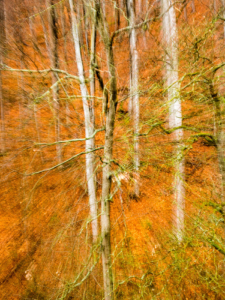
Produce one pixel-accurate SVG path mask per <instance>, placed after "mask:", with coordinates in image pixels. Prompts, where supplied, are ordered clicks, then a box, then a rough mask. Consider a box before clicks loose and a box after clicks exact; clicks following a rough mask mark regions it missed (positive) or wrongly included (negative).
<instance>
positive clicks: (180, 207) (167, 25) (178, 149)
mask: <svg viewBox="0 0 225 300" xmlns="http://www.w3.org/2000/svg"><path fill="white" fill-rule="evenodd" d="M161 3H162V13H163V36H164V43H165V48H166V49H165V50H166V85H167V88H168V102H169V127H170V128H171V129H172V128H176V127H180V126H182V110H181V100H180V93H179V90H180V86H179V82H178V32H177V25H176V14H175V9H174V6H173V3H172V1H171V0H161ZM182 139H183V130H182V129H178V130H175V131H174V133H173V140H174V142H175V143H176V146H175V166H174V167H175V180H174V202H175V203H174V204H175V205H174V207H175V209H174V214H175V220H174V223H175V233H176V236H177V239H178V241H179V242H181V241H182V239H183V230H184V205H185V198H184V197H185V189H184V175H185V174H184V158H183V156H182Z"/></svg>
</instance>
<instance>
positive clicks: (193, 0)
mask: <svg viewBox="0 0 225 300" xmlns="http://www.w3.org/2000/svg"><path fill="white" fill-rule="evenodd" d="M191 7H192V12H193V13H195V12H196V9H195V0H192V1H191Z"/></svg>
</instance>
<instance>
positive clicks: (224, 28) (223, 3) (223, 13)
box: [222, 0, 225, 40]
mask: <svg viewBox="0 0 225 300" xmlns="http://www.w3.org/2000/svg"><path fill="white" fill-rule="evenodd" d="M222 6H223V7H222V15H223V18H225V0H222ZM223 36H224V40H225V22H223Z"/></svg>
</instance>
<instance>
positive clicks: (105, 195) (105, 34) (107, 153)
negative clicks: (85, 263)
mask: <svg viewBox="0 0 225 300" xmlns="http://www.w3.org/2000/svg"><path fill="white" fill-rule="evenodd" d="M96 10H97V17H98V28H99V31H100V34H101V36H102V40H103V42H104V46H105V50H106V55H107V65H108V71H109V82H110V87H109V95H110V98H109V103H108V104H107V103H106V129H105V146H104V166H103V173H102V199H101V237H102V266H103V279H104V292H105V300H113V299H114V294H113V276H112V262H111V240H110V233H111V229H110V202H111V200H112V199H111V194H110V191H111V180H112V176H111V162H112V157H113V156H112V153H113V133H114V125H115V115H116V107H117V81H116V69H115V63H114V57H113V48H112V44H111V41H110V35H109V29H108V24H107V23H106V21H105V18H104V16H103V15H102V11H101V8H100V2H99V1H98V2H97V5H96Z"/></svg>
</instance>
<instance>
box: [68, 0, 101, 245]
mask: <svg viewBox="0 0 225 300" xmlns="http://www.w3.org/2000/svg"><path fill="white" fill-rule="evenodd" d="M69 4H70V11H71V20H72V34H73V41H74V48H75V55H76V62H77V69H78V74H79V78H80V90H81V95H82V101H83V109H84V119H85V136H86V138H89V137H90V136H92V135H93V133H94V124H93V123H92V118H91V114H93V112H91V110H92V109H91V108H90V107H89V104H88V99H87V96H88V91H87V87H86V84H85V78H84V67H83V62H82V57H81V50H80V40H79V33H78V23H77V18H76V15H75V13H74V9H73V0H69ZM93 148H94V139H89V140H86V151H90V150H92V149H93ZM86 176H87V183H88V194H89V205H90V215H91V219H92V223H91V224H92V235H93V241H94V242H96V240H97V237H98V220H97V209H98V207H97V199H96V190H95V175H94V154H93V153H88V154H86Z"/></svg>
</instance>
